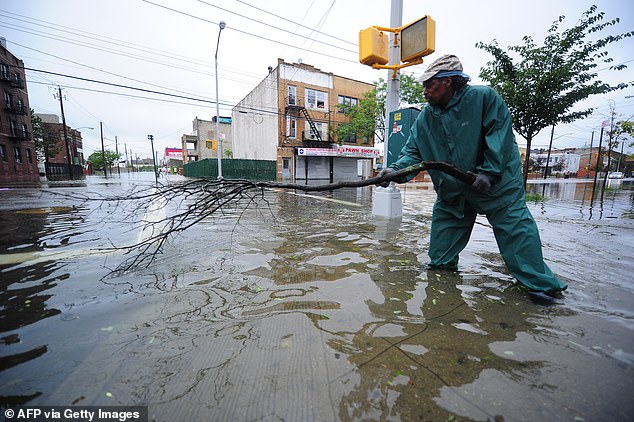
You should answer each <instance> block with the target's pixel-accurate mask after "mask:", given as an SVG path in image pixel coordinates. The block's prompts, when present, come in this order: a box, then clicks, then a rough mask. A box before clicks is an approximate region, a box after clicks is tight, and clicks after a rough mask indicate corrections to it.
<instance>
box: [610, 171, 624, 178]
mask: <svg viewBox="0 0 634 422" xmlns="http://www.w3.org/2000/svg"><path fill="white" fill-rule="evenodd" d="M622 178H623V172H622V171H613V172H611V173H609V174H608V179H622Z"/></svg>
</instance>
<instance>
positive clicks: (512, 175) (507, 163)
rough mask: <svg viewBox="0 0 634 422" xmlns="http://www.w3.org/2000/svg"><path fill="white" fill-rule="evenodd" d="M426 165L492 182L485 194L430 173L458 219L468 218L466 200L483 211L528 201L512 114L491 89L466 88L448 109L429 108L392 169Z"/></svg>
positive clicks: (439, 196) (416, 125) (459, 182)
mask: <svg viewBox="0 0 634 422" xmlns="http://www.w3.org/2000/svg"><path fill="white" fill-rule="evenodd" d="M421 161H445V162H448V163H451V164H453V165H455V166H456V167H458V168H459V169H461V170H464V171H471V172H474V173H484V174H486V175H488V176H489V177H490V178H491V181H492V188H491V190H490V191H489V192H488V193H480V192H477V191H476V190H475V189H473V188H472V187H471V186H469V185H466V184H465V183H464V182H461V181H459V180H458V179H456V178H454V177H453V176H450V175H448V174H446V173H443V172H441V171H438V170H430V171H429V173H430V176H431V178H432V181H433V183H434V188H435V190H436V193H437V195H438V201H439V202H440V203H441V205H443V208H445V209H447V210H450V212H451V213H452V214H454V215H455V216H456V217H458V218H462V217H463V215H464V213H463V210H464V205H465V204H464V201H467V202H468V203H469V204H470V205H471V206H472V207H473V208H474V209H475V210H476V211H477V212H478V213H487V212H489V211H493V210H495V209H498V208H500V207H504V206H506V205H508V204H509V203H511V202H513V201H518V200H523V199H524V184H523V179H522V164H521V160H520V156H519V150H518V147H517V143H516V142H515V136H514V135H513V128H512V120H511V116H510V113H509V110H508V107H507V106H506V104H505V103H504V100H503V99H502V97H501V96H500V95H499V94H498V93H497V92H496V91H494V90H493V89H491V88H489V87H487V86H470V85H467V86H465V87H464V88H462V89H461V90H460V91H458V92H457V93H455V94H454V96H453V98H452V99H451V101H450V102H449V104H447V107H446V108H445V109H444V110H443V109H441V108H439V107H436V106H431V105H429V104H428V105H427V106H425V108H424V109H423V110H422V112H421V113H420V114H419V115H418V118H417V119H416V122H415V124H414V126H412V129H411V132H410V135H409V138H408V139H407V141H406V143H405V146H404V147H403V149H402V150H401V153H400V155H399V158H398V160H397V161H396V162H395V163H393V164H392V165H391V166H390V168H391V169H393V170H400V169H403V168H405V167H408V166H410V165H413V164H417V163H419V162H421ZM413 177H414V176H413V175H411V176H409V177H408V178H407V179H403V180H400V182H406V181H408V180H411V179H412V178H413Z"/></svg>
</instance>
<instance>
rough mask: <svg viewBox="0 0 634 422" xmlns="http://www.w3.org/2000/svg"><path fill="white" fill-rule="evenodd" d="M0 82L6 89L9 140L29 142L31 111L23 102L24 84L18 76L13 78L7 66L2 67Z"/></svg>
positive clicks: (5, 100)
mask: <svg viewBox="0 0 634 422" xmlns="http://www.w3.org/2000/svg"><path fill="white" fill-rule="evenodd" d="M0 81H2V83H3V85H4V86H5V87H4V109H5V112H6V113H7V117H8V120H9V128H8V129H9V131H8V134H9V139H11V140H12V141H14V142H19V141H29V140H30V139H31V134H30V133H29V132H28V130H27V126H26V123H25V119H26V116H28V114H29V110H28V108H27V107H26V105H25V104H24V101H23V100H22V96H21V92H22V90H23V89H24V82H23V81H22V79H21V78H20V77H19V76H18V75H17V74H16V75H15V77H13V78H12V77H11V75H10V74H9V72H8V68H7V66H6V65H4V64H3V65H2V70H1V72H0Z"/></svg>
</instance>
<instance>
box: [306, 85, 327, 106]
mask: <svg viewBox="0 0 634 422" xmlns="http://www.w3.org/2000/svg"><path fill="white" fill-rule="evenodd" d="M306 106H307V107H309V108H319V109H324V110H328V94H327V93H325V92H323V91H316V90H314V89H310V88H306Z"/></svg>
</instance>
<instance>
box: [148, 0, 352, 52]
mask: <svg viewBox="0 0 634 422" xmlns="http://www.w3.org/2000/svg"><path fill="white" fill-rule="evenodd" d="M142 1H144V2H146V3H151V2H150V1H148V0H142ZM197 1H198V2H199V3H202V4H204V5H207V6H210V7H214V8H216V9H220V10H222V11H224V12H227V13H230V14H232V15H236V16H239V17H241V18H244V19H247V20H250V21H252V22H257V23H259V24H261V25H264V26H268V27H269V28H273V29H276V30H278V31H282V32H287V33H292V32H291V31H289V30H286V29H284V28H280V27H278V26H275V25H271V24H268V23H266V22H262V21H260V20H257V19H254V18H251V17H249V16H246V15H242V14H240V13H237V12H235V11H233V10H229V9H225V8H224V7H220V6H218V5H215V4H212V3H209V2H208V1H204V0H197ZM151 4H154V3H151ZM331 8H332V6H331ZM292 34H293V35H294V36H297V37H300V38H305V39H307V40H310V41H313V42H317V43H319V44H323V45H327V46H329V47H333V48H337V49H340V50H343V51H348V52H350V53H354V54H357V53H358V52H357V51H356V50H350V49H347V48H344V47H341V46H339V45H335V44H330V43H327V42H324V41H320V40H316V39H313V38H310V37H309V36H305V35H302V34H298V33H292Z"/></svg>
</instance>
